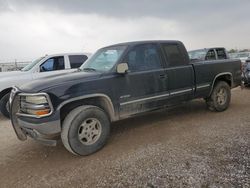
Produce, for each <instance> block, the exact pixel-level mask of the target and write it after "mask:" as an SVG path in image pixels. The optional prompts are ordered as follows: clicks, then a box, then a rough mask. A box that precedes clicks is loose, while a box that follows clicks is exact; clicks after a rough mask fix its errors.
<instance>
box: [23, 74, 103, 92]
mask: <svg viewBox="0 0 250 188" xmlns="http://www.w3.org/2000/svg"><path fill="white" fill-rule="evenodd" d="M100 75H101V73H98V72H83V71H81V72H78V71H77V72H73V73H66V74H65V73H64V74H60V75H57V76H49V77H45V78H42V79H37V80H33V81H31V82H29V83H27V84H24V85H22V86H21V87H19V88H20V90H21V91H22V92H27V93H37V92H41V91H44V90H48V89H51V88H53V87H58V86H62V85H66V84H68V83H69V82H74V83H75V82H81V81H82V80H86V81H88V80H91V79H95V78H98V77H100Z"/></svg>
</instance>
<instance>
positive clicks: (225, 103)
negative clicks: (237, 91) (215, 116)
mask: <svg viewBox="0 0 250 188" xmlns="http://www.w3.org/2000/svg"><path fill="white" fill-rule="evenodd" d="M222 91H223V92H222ZM222 93H223V94H222ZM230 101H231V88H230V86H229V85H228V83H227V82H224V81H218V82H216V84H215V86H214V88H213V92H212V94H211V96H210V97H209V98H207V99H206V103H207V107H208V109H209V110H211V111H217V112H222V111H224V110H226V109H227V108H228V107H229V104H230Z"/></svg>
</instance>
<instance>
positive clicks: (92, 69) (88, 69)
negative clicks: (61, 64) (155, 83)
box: [82, 68, 96, 72]
mask: <svg viewBox="0 0 250 188" xmlns="http://www.w3.org/2000/svg"><path fill="white" fill-rule="evenodd" d="M82 70H83V71H93V72H95V71H96V69H94V68H84V69H82Z"/></svg>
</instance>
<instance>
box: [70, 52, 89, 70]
mask: <svg viewBox="0 0 250 188" xmlns="http://www.w3.org/2000/svg"><path fill="white" fill-rule="evenodd" d="M87 59H88V57H87V56H86V55H69V62H70V67H71V69H77V68H79V67H80V66H82V64H83V63H84V62H85V61H86V60H87Z"/></svg>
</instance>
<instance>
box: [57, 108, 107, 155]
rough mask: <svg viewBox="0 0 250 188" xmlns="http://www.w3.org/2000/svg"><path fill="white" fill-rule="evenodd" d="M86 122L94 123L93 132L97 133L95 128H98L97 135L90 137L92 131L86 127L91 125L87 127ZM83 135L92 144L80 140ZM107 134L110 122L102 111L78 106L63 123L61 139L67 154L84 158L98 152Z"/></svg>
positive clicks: (105, 140) (82, 139)
mask: <svg viewBox="0 0 250 188" xmlns="http://www.w3.org/2000/svg"><path fill="white" fill-rule="evenodd" d="M88 121H92V124H93V122H94V121H96V124H95V125H94V127H95V128H93V130H94V131H97V132H98V130H97V128H96V127H99V132H98V135H93V136H91V134H92V133H93V132H91V131H93V130H92V128H90V127H87V126H90V124H91V122H90V123H89V125H88V124H87V122H88ZM84 126H85V127H84ZM91 126H93V125H91ZM88 128H89V129H88ZM85 129H88V130H85ZM80 131H81V134H80ZM88 131H89V132H88ZM84 134H87V135H86V137H88V138H90V140H91V139H92V141H93V143H91V142H88V141H87V139H85V138H80V137H81V136H82V135H84ZM88 134H90V135H88ZM109 134H110V120H109V118H108V116H107V115H106V113H105V112H104V111H103V110H102V109H100V108H98V107H96V106H80V107H77V108H75V109H74V110H72V111H71V112H70V113H69V114H68V115H67V116H66V118H65V120H64V121H63V125H62V132H61V139H62V143H63V145H64V146H65V148H66V149H67V150H68V151H69V152H71V153H73V154H75V155H82V156H85V155H90V154H92V153H95V152H97V151H98V150H100V149H101V148H102V147H103V146H104V145H105V143H106V142H107V140H108V137H109Z"/></svg>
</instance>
